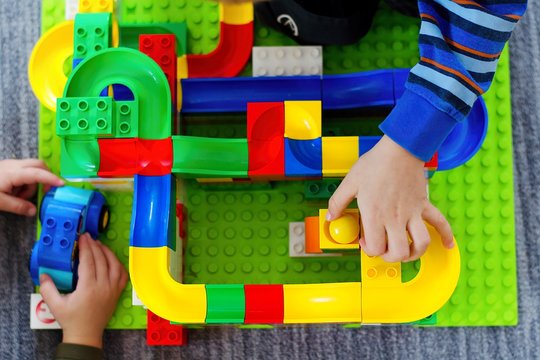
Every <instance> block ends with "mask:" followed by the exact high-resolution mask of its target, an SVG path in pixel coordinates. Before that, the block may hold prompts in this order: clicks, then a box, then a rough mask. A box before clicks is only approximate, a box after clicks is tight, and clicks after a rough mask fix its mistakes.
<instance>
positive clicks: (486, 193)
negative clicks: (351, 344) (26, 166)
mask: <svg viewBox="0 0 540 360" xmlns="http://www.w3.org/2000/svg"><path fill="white" fill-rule="evenodd" d="M42 9H43V13H42V15H43V18H42V19H43V21H42V31H46V30H48V29H49V28H51V27H52V26H54V25H55V24H56V23H58V22H60V21H63V19H64V1H63V0H43V2H42ZM119 16H120V19H119V20H120V21H121V22H122V23H123V24H124V23H125V24H128V23H129V24H135V23H141V22H143V23H152V22H156V23H163V22H183V21H185V22H186V25H187V32H188V34H187V37H188V40H187V53H197V54H201V53H208V52H210V51H212V50H213V49H214V48H215V47H216V45H217V41H218V39H219V15H218V10H217V4H216V3H213V2H210V1H204V2H203V1H200V0H161V1H159V2H158V1H148V2H145V3H144V4H143V3H142V2H139V1H136V0H129V1H128V0H124V1H122V2H120V9H119ZM255 29H256V30H255V45H257V46H265V45H295V43H294V41H293V40H291V39H289V38H287V37H285V36H284V35H281V34H279V33H277V32H275V31H273V30H271V29H268V28H265V27H263V26H261V25H260V24H259V23H258V22H256V23H255ZM418 30H419V20H418V19H414V18H408V17H404V16H402V15H400V14H398V13H397V12H393V11H391V10H390V9H389V8H388V7H387V6H385V5H381V7H380V9H379V12H378V14H377V16H376V17H375V19H374V23H373V26H372V29H371V31H370V33H369V34H368V35H367V36H366V37H365V38H363V39H362V40H361V41H360V42H359V43H358V44H356V45H350V46H331V47H325V48H324V73H325V74H336V73H349V72H355V71H364V70H371V69H378V68H389V67H411V66H413V65H414V64H415V63H416V61H417V59H418V46H417V40H416V39H417V37H418ZM250 73H251V70H250V66H249V65H248V66H247V68H246V70H245V71H244V72H243V75H250ZM509 81H510V74H509V61H508V52H507V51H505V52H503V54H502V56H501V59H500V61H499V68H498V70H497V74H496V76H495V80H494V82H493V85H492V88H491V89H490V91H489V92H488V93H487V94H486V96H485V97H484V99H485V101H486V105H487V107H488V111H489V115H490V120H489V121H490V124H489V130H488V134H487V137H486V140H485V143H484V145H483V146H482V149H481V150H480V152H479V153H478V154H477V155H476V156H475V157H474V158H473V159H472V160H470V161H469V162H468V163H467V164H466V165H465V166H462V167H461V168H458V169H455V170H451V171H448V172H439V173H436V174H435V175H434V177H433V179H432V180H431V181H430V194H431V199H432V201H433V202H434V204H436V205H437V206H438V207H439V208H440V209H441V210H442V211H443V213H444V214H445V215H446V216H447V217H448V219H449V220H450V222H451V224H452V227H453V230H454V233H455V236H456V239H457V240H458V242H459V245H460V251H461V261H462V267H461V278H460V282H459V284H458V287H457V289H456V292H455V293H454V295H453V296H452V298H451V299H450V301H449V302H448V303H447V305H445V306H444V307H443V308H442V309H441V310H440V311H439V312H437V324H436V326H497V325H515V324H516V322H517V314H518V312H517V285H516V283H517V280H516V260H515V230H514V211H513V209H514V207H513V204H514V198H513V176H512V137H511V135H512V134H511V107H510V82H509ZM96 95H97V94H96ZM383 116H384V115H383ZM383 116H379V117H378V118H375V117H374V118H373V119H370V120H369V121H366V119H365V116H364V117H363V116H356V117H351V118H350V119H342V118H335V116H334V115H331V116H326V114H325V115H324V119H323V134H324V135H325V136H328V135H335V136H336V135H339V136H348V135H378V134H380V133H379V132H378V129H377V125H378V123H379V122H380V120H381V119H382V118H383ZM54 117H55V116H54V114H53V113H52V112H50V111H49V110H47V109H45V108H43V107H42V108H41V110H40V136H39V156H40V158H42V159H44V160H45V161H46V162H47V164H48V165H49V166H50V167H51V169H52V170H53V171H54V172H56V173H58V172H59V170H60V166H59V158H60V145H59V139H58V137H56V135H55V121H54ZM223 118H224V119H226V120H227V123H225V124H219V123H218V124H216V122H215V119H211V120H213V122H206V123H205V122H204V121H199V119H197V121H193V122H192V123H191V121H190V119H183V120H187V121H185V122H184V124H183V125H185V123H187V125H186V126H185V127H184V126H183V127H182V129H183V133H185V134H187V135H196V136H210V137H226V138H233V137H237V138H245V131H246V130H245V116H243V117H240V118H237V119H236V121H237V122H236V123H237V124H244V125H243V126H236V127H235V126H230V122H229V120H230V118H229V117H228V116H223ZM360 118H361V121H357V120H358V119H360ZM232 120H234V119H232ZM360 130H361V131H362V132H359V131H360ZM241 186H242V187H244V188H242V189H240V190H234V191H231V190H230V189H229V188H227V187H220V186H219V185H212V186H205V185H200V184H198V183H196V182H195V181H193V180H186V181H185V189H184V190H185V192H186V194H187V196H186V202H185V204H186V208H187V215H188V230H189V231H188V238H187V247H186V255H185V282H187V283H209V284H212V283H214V284H216V283H222V284H224V283H229V284H231V283H236V284H238V283H250V284H254V283H312V282H333V281H358V280H359V278H360V268H359V261H358V259H357V257H355V256H342V257H332V258H294V259H291V258H289V257H288V234H287V229H288V223H289V222H291V221H303V219H304V217H306V216H313V215H315V214H316V212H317V210H318V209H319V208H326V207H327V202H326V200H325V199H313V200H308V199H306V195H305V187H304V185H303V184H302V183H301V182H287V183H286V182H278V183H272V185H271V187H270V188H268V187H265V188H262V189H261V188H256V187H254V188H252V189H249V188H247V187H245V184H242V185H241ZM255 186H256V185H255ZM106 196H107V199H108V201H109V202H110V201H111V199H112V201H113V202H114V205H113V208H112V209H111V215H112V219H111V226H110V228H109V230H108V232H107V233H106V234H105V236H106V239H105V240H104V242H105V243H106V244H107V245H109V246H110V247H111V248H112V249H113V251H114V252H115V253H116V255H117V256H119V258H120V260H121V261H122V262H123V263H124V264H125V265H126V266H127V254H128V240H127V239H128V238H129V223H130V218H131V198H132V194H131V193H130V192H127V193H120V192H107V193H106ZM402 268H403V269H406V270H403V272H404V273H405V274H403V276H402V279H403V280H404V281H405V280H407V279H410V278H411V274H414V271H415V267H414V265H408V264H402ZM145 313H146V312H145V310H144V309H143V308H141V307H132V306H131V285H130V284H128V287H127V288H126V290H125V291H124V293H123V294H122V297H121V300H120V303H119V306H118V308H117V310H116V312H115V315H114V317H113V320H112V321H111V323H109V327H110V328H132V329H136V328H144V327H145V324H146V315H145ZM356 325H357V324H352V326H356Z"/></svg>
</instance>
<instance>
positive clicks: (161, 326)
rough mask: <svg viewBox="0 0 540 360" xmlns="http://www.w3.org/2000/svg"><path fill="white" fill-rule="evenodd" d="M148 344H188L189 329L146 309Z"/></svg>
mask: <svg viewBox="0 0 540 360" xmlns="http://www.w3.org/2000/svg"><path fill="white" fill-rule="evenodd" d="M146 319H147V325H146V344H147V345H162V346H165V345H169V346H174V345H176V346H183V345H187V329H184V328H183V327H182V326H181V325H171V323H170V322H169V320H165V319H162V318H160V317H159V316H157V315H156V314H154V313H153V312H151V311H150V310H147V311H146Z"/></svg>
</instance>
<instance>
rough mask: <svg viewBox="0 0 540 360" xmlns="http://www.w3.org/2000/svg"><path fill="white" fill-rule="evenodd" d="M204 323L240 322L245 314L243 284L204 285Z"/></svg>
mask: <svg viewBox="0 0 540 360" xmlns="http://www.w3.org/2000/svg"><path fill="white" fill-rule="evenodd" d="M205 287H206V304H207V305H206V323H207V324H241V323H243V322H244V317H245V314H246V297H245V294H244V285H242V284H227V285H206V286H205Z"/></svg>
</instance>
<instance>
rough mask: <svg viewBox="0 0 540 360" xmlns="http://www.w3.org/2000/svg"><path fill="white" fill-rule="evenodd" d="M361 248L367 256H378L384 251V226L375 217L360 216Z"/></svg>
mask: <svg viewBox="0 0 540 360" xmlns="http://www.w3.org/2000/svg"><path fill="white" fill-rule="evenodd" d="M362 231H363V233H362V239H361V241H360V242H361V243H362V244H363V246H362V250H364V252H365V253H366V255H368V256H380V255H382V254H384V253H385V252H386V233H385V232H384V226H383V224H382V223H381V222H379V221H377V220H376V219H371V218H369V217H368V216H365V217H364V216H363V217H362Z"/></svg>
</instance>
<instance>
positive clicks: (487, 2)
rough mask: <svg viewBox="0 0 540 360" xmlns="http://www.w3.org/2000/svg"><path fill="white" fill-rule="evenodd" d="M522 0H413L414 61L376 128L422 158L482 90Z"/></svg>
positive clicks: (521, 10) (522, 7) (522, 6)
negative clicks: (417, 21)
mask: <svg viewBox="0 0 540 360" xmlns="http://www.w3.org/2000/svg"><path fill="white" fill-rule="evenodd" d="M526 7H527V1H526V0H478V1H473V0H453V1H452V0H419V1H418V8H419V10H420V17H421V19H422V23H421V26H420V34H419V37H418V43H419V48H420V61H419V62H418V64H417V65H415V66H414V67H413V68H412V70H411V72H410V74H409V78H408V80H407V84H406V86H405V89H406V90H405V92H404V94H403V96H402V97H401V98H400V99H399V100H398V102H397V105H396V106H395V108H394V109H393V110H392V112H391V113H390V115H389V116H388V117H387V118H386V120H385V121H384V122H383V123H382V124H381V126H380V128H381V130H382V131H383V132H384V133H385V134H386V135H387V136H389V137H390V138H391V139H392V140H394V141H395V142H397V143H398V144H400V145H401V146H403V147H404V148H405V149H407V150H408V151H409V152H411V153H412V154H413V155H415V156H416V157H418V158H420V159H422V160H424V161H427V160H429V159H430V158H431V157H432V156H433V154H434V153H435V152H436V151H437V149H438V148H439V147H440V145H441V144H442V143H443V141H444V140H445V139H446V137H447V136H448V134H449V133H450V132H451V131H452V129H453V128H454V126H455V125H456V124H457V123H458V122H460V121H463V119H465V117H466V116H467V115H468V113H469V111H470V110H471V107H472V105H473V104H474V102H475V101H476V99H477V98H478V96H480V95H482V94H483V93H484V92H485V91H487V90H488V88H489V86H490V84H491V81H492V80H493V76H494V74H495V70H496V68H497V62H498V59H499V57H500V55H501V52H502V50H503V48H504V45H505V44H506V42H507V41H508V38H509V37H510V34H511V33H512V30H513V29H514V27H515V25H516V23H517V22H518V20H519V19H520V18H521V16H522V15H523V13H524V12H525V9H526Z"/></svg>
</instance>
